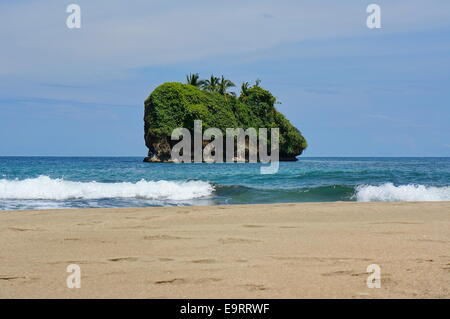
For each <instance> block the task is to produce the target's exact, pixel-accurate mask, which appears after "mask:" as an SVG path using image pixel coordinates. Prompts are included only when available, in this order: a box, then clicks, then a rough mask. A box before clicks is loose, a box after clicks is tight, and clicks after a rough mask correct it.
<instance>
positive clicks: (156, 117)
mask: <svg viewBox="0 0 450 319" xmlns="http://www.w3.org/2000/svg"><path fill="white" fill-rule="evenodd" d="M186 82H187V84H183V83H178V82H168V83H164V84H162V85H160V86H158V87H157V88H156V89H155V90H154V91H153V92H152V93H151V94H150V96H149V97H148V98H147V99H146V100H145V115H144V124H145V125H144V127H145V128H144V129H145V142H146V145H147V147H148V148H149V154H148V155H149V157H148V158H146V160H147V161H168V160H169V159H170V150H171V147H172V146H173V145H174V144H176V143H177V142H178V141H171V139H170V137H171V134H172V131H173V130H174V129H175V128H178V127H183V128H187V129H189V130H190V131H191V132H193V128H194V120H201V121H202V125H203V130H206V129H207V128H210V127H216V128H218V129H220V130H222V131H223V132H225V131H226V129H227V128H238V127H239V128H243V129H247V128H250V127H253V128H256V130H257V131H258V128H267V129H270V128H279V129H280V160H296V158H295V157H296V156H298V155H300V154H301V153H302V152H303V150H304V149H305V148H306V147H307V142H306V140H305V138H304V137H303V136H302V134H301V133H300V131H299V130H298V129H297V128H295V127H294V126H293V125H292V124H291V123H290V122H289V121H288V120H287V119H286V118H285V117H284V115H283V114H281V113H279V112H278V111H277V110H276V108H275V104H276V103H277V102H276V98H275V97H274V96H273V95H272V94H271V93H270V92H269V91H267V90H265V89H263V88H262V87H260V81H259V80H257V82H256V84H255V85H250V84H249V83H248V82H244V83H243V84H242V85H241V92H240V95H239V96H237V95H236V94H235V93H234V92H229V89H230V88H232V87H235V84H234V83H233V82H231V81H230V80H228V79H225V78H224V77H223V76H222V77H221V78H217V77H214V76H211V77H210V78H209V79H206V80H201V79H200V78H199V76H198V74H191V75H188V76H187V77H186Z"/></svg>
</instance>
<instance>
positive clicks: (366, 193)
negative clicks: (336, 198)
mask: <svg viewBox="0 0 450 319" xmlns="http://www.w3.org/2000/svg"><path fill="white" fill-rule="evenodd" d="M355 197H356V200H357V201H358V202H377V201H378V202H400V201H401V202H421V201H423V202H432V201H450V186H444V187H436V186H424V185H414V184H409V185H400V186H395V185H394V184H392V183H386V184H383V185H379V186H372V185H360V186H357V187H356V192H355Z"/></svg>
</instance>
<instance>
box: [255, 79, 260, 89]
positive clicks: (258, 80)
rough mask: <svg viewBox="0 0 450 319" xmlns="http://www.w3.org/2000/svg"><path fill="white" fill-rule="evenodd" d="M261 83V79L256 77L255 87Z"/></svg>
mask: <svg viewBox="0 0 450 319" xmlns="http://www.w3.org/2000/svg"><path fill="white" fill-rule="evenodd" d="M260 84H261V80H260V79H256V81H255V87H257V88H259V85H260Z"/></svg>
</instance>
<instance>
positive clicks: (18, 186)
mask: <svg viewBox="0 0 450 319" xmlns="http://www.w3.org/2000/svg"><path fill="white" fill-rule="evenodd" d="M213 191H214V186H213V185H211V184H210V183H208V182H204V181H166V180H160V181H146V180H141V181H139V182H136V183H131V182H121V183H98V182H95V181H93V182H73V181H66V180H64V179H53V178H50V177H48V176H39V177H37V178H29V179H24V180H7V179H0V199H33V200H36V199H46V200H69V199H102V198H144V199H157V200H190V199H195V198H201V197H207V196H209V195H211V194H212V193H213Z"/></svg>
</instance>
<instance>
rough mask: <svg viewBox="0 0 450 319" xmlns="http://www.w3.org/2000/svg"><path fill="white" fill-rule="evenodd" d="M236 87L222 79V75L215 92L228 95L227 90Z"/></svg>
mask: <svg viewBox="0 0 450 319" xmlns="http://www.w3.org/2000/svg"><path fill="white" fill-rule="evenodd" d="M235 86H236V85H235V84H234V83H233V82H231V81H230V80H227V79H225V78H224V76H223V75H222V77H221V78H220V82H219V84H218V87H217V91H218V92H219V93H220V94H222V95H227V94H228V92H227V91H228V89H229V88H231V87H235Z"/></svg>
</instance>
